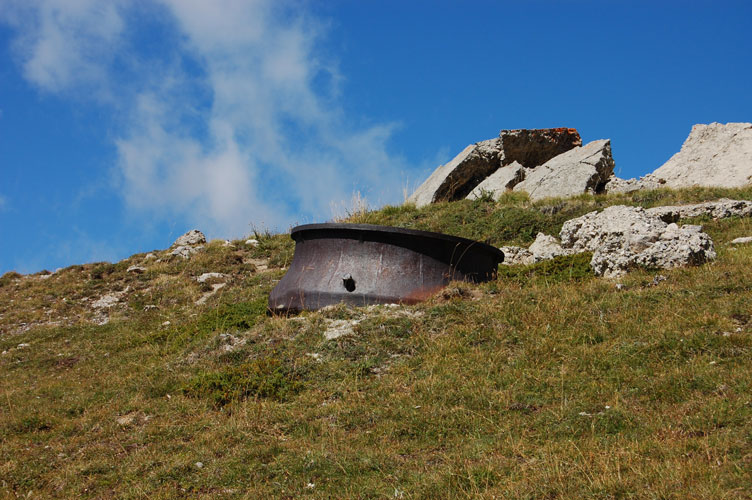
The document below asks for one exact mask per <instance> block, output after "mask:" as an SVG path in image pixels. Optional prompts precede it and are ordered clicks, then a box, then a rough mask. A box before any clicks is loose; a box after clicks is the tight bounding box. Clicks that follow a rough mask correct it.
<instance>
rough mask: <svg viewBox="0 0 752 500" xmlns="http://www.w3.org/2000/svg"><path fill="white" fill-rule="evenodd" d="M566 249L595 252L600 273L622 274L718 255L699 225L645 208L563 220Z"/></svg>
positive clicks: (595, 265) (610, 209) (694, 262)
mask: <svg viewBox="0 0 752 500" xmlns="http://www.w3.org/2000/svg"><path fill="white" fill-rule="evenodd" d="M559 235H560V237H561V243H562V246H563V247H564V248H568V249H572V250H573V251H575V252H587V251H589V252H593V258H592V259H591V261H590V266H591V267H592V269H593V271H594V272H595V274H596V275H598V276H606V277H614V276H620V275H622V274H624V273H625V272H627V270H629V269H630V268H632V267H635V266H646V267H657V268H663V269H670V268H674V267H679V266H684V265H697V264H702V263H703V262H706V261H709V260H713V259H715V257H716V254H715V250H714V248H713V241H712V240H711V239H710V237H709V236H708V235H707V234H705V233H704V232H702V228H701V227H700V226H693V225H685V226H681V227H679V226H677V225H676V224H675V223H670V224H668V223H666V222H665V221H663V220H662V219H661V218H660V217H659V216H658V215H656V214H652V213H649V212H648V211H646V210H645V209H644V208H639V207H628V206H624V205H616V206H612V207H608V208H606V209H605V210H603V211H601V212H597V211H596V212H591V213H589V214H585V215H583V216H582V217H577V218H575V219H572V220H569V221H567V222H565V223H564V225H563V226H562V228H561V232H560V233H559Z"/></svg>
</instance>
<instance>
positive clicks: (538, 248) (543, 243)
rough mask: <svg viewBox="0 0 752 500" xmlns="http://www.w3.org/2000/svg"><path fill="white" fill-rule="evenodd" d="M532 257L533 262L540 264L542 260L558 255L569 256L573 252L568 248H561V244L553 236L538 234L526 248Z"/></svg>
mask: <svg viewBox="0 0 752 500" xmlns="http://www.w3.org/2000/svg"><path fill="white" fill-rule="evenodd" d="M528 252H530V253H531V254H532V256H533V262H540V261H542V260H549V259H553V258H554V257H558V256H559V255H571V254H573V253H574V250H572V249H570V248H562V246H561V242H559V240H558V239H557V238H555V237H554V236H549V235H547V234H543V233H538V235H537V236H536V237H535V241H534V242H533V243H532V244H531V245H530V247H529V248H528Z"/></svg>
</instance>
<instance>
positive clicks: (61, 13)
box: [0, 0, 124, 92]
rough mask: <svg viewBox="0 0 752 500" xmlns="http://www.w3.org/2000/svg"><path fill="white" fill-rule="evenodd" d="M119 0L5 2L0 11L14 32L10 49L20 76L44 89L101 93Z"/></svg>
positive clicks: (117, 28) (119, 25)
mask: <svg viewBox="0 0 752 500" xmlns="http://www.w3.org/2000/svg"><path fill="white" fill-rule="evenodd" d="M119 4H120V2H119V1H108V2H101V1H98V0H7V3H6V2H4V6H2V7H0V16H2V17H4V18H5V19H6V21H8V22H9V23H10V24H11V25H14V26H15V27H16V28H17V29H18V31H19V34H20V36H19V38H18V39H17V40H16V44H15V48H16V51H17V54H18V56H19V57H20V58H21V61H22V64H23V71H24V76H25V77H26V78H27V79H28V80H29V81H31V82H33V83H35V84H36V85H38V86H39V87H41V88H42V89H44V90H47V91H52V92H59V91H64V90H68V89H69V88H71V87H75V86H78V85H86V86H87V87H98V88H99V89H102V88H103V87H104V83H105V81H106V69H107V63H108V61H109V59H110V58H111V57H112V54H113V52H114V51H115V50H116V48H117V41H118V39H119V37H120V35H121V33H122V31H123V28H124V24H123V19H122V17H121V15H120V12H119V10H120V6H119Z"/></svg>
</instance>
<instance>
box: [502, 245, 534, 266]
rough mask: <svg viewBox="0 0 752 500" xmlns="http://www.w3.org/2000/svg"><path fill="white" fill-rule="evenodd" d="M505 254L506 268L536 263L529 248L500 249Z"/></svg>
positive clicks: (512, 247) (504, 263) (504, 262)
mask: <svg viewBox="0 0 752 500" xmlns="http://www.w3.org/2000/svg"><path fill="white" fill-rule="evenodd" d="M499 250H501V251H502V252H503V253H504V261H503V262H502V264H503V265H505V266H520V265H521V266H528V265H530V264H533V263H534V262H535V258H534V257H533V253H532V252H531V251H529V250H528V249H527V248H522V247H515V246H508V247H501V248H499Z"/></svg>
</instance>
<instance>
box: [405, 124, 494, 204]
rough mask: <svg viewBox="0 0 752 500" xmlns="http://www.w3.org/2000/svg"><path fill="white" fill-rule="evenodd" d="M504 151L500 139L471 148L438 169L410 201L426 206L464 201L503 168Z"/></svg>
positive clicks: (471, 146) (483, 142)
mask: <svg viewBox="0 0 752 500" xmlns="http://www.w3.org/2000/svg"><path fill="white" fill-rule="evenodd" d="M500 150H501V147H500V145H499V140H498V139H490V140H488V141H482V142H478V143H476V144H471V145H469V146H468V147H466V148H465V149H464V150H462V152H461V153H460V154H458V155H457V156H455V157H454V158H453V159H452V161H450V162H449V163H446V164H444V165H441V166H440V167H439V168H437V169H436V170H434V172H433V173H432V174H431V175H430V177H428V179H426V181H425V182H424V183H423V184H421V185H420V187H418V189H416V190H415V192H414V193H413V194H412V195H411V196H410V198H409V199H408V201H411V202H413V203H415V205H416V206H418V207H422V206H425V205H428V204H430V203H434V202H436V201H450V200H456V199H462V198H464V197H465V196H467V195H468V194H469V193H470V191H472V189H473V188H474V187H475V186H477V185H478V184H480V182H481V181H482V180H483V179H485V178H486V177H487V176H488V175H490V174H492V173H493V172H495V171H496V170H497V169H498V168H499V167H500V166H501V164H500V157H499V154H500Z"/></svg>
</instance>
